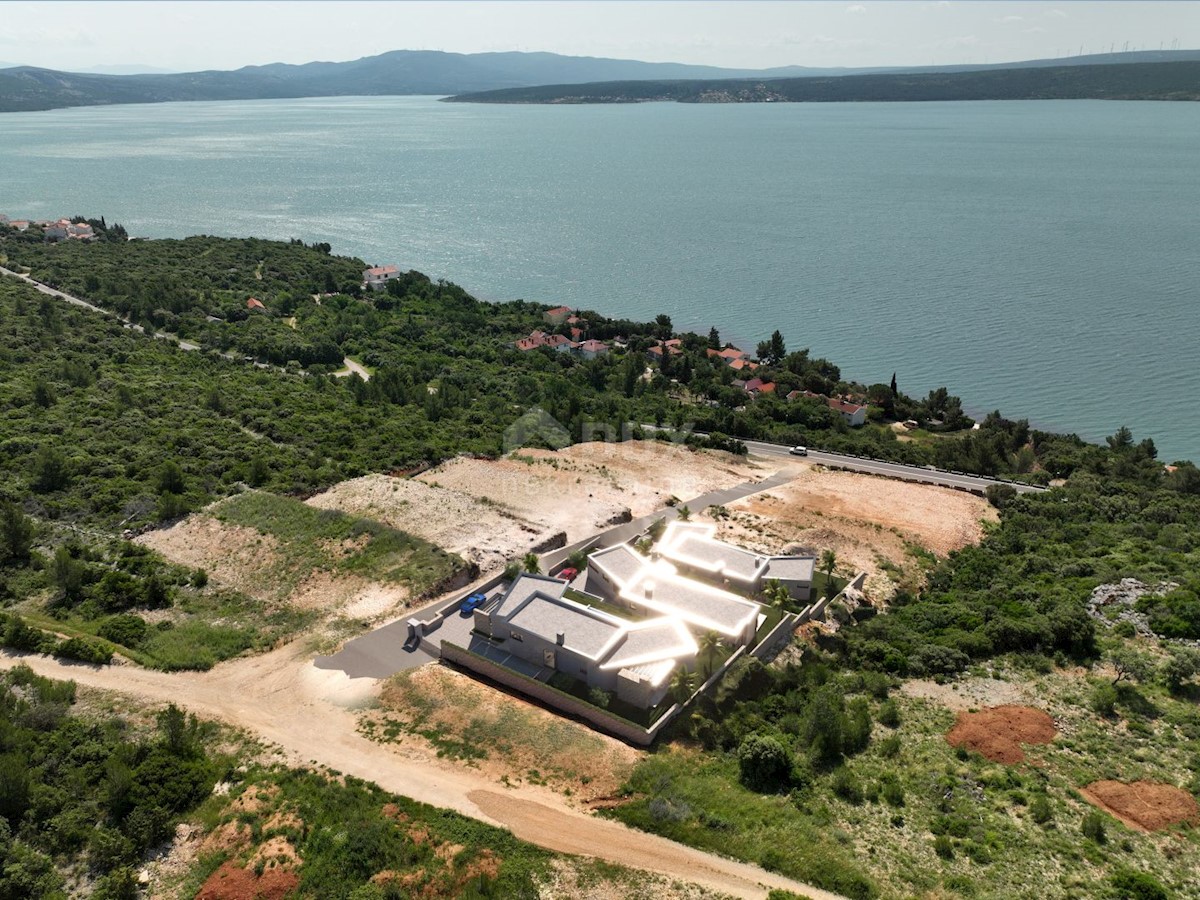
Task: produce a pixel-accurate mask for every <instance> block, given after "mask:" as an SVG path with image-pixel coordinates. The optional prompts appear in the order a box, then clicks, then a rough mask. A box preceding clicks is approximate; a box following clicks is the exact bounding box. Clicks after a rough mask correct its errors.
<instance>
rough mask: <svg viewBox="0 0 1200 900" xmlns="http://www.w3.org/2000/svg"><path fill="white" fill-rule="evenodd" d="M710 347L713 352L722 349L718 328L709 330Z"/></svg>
mask: <svg viewBox="0 0 1200 900" xmlns="http://www.w3.org/2000/svg"><path fill="white" fill-rule="evenodd" d="M708 346H709V347H710V348H712V349H713V350H720V349H721V334H720V332H718V331H717V329H716V326H714V327H712V328H710V329H708Z"/></svg>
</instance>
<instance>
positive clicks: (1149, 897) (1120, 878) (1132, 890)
mask: <svg viewBox="0 0 1200 900" xmlns="http://www.w3.org/2000/svg"><path fill="white" fill-rule="evenodd" d="M1109 882H1110V883H1111V884H1112V886H1113V889H1114V890H1115V891H1116V892H1117V897H1118V898H1120V900H1168V898H1169V897H1170V894H1168V893H1167V889H1166V888H1164V887H1163V886H1162V885H1161V884H1159V883H1158V882H1157V881H1155V880H1154V879H1153V878H1152V877H1151V876H1149V875H1147V874H1146V873H1145V872H1135V871H1133V870H1132V869H1121V870H1120V871H1118V872H1116V873H1115V874H1114V875H1113V876H1112V877H1111V878H1109Z"/></svg>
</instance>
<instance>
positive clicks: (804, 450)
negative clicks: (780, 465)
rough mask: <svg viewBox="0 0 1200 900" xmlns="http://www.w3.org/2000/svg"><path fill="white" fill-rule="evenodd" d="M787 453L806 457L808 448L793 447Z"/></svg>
mask: <svg viewBox="0 0 1200 900" xmlns="http://www.w3.org/2000/svg"><path fill="white" fill-rule="evenodd" d="M788 453H790V454H792V456H808V448H807V447H793V448H792V449H791V450H789V451H788Z"/></svg>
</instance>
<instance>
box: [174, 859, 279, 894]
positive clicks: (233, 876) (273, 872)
mask: <svg viewBox="0 0 1200 900" xmlns="http://www.w3.org/2000/svg"><path fill="white" fill-rule="evenodd" d="M299 884H300V876H299V875H297V874H296V873H295V872H290V871H287V870H286V869H280V868H271V869H267V870H266V871H264V872H263V873H262V875H255V874H254V872H253V870H251V869H243V868H242V867H241V866H238V865H236V864H235V863H233V862H232V861H230V862H227V863H225V864H223V865H222V866H221V868H219V869H217V871H215V872H213V873H212V874H211V875H209V876H208V880H207V881H205V882H204V886H203V887H201V888H200V892H199V893H198V894H196V900H283V898H285V897H287V896H288V895H289V894H290V893H292V891H294V890H295V889H296V887H297V886H298V885H299Z"/></svg>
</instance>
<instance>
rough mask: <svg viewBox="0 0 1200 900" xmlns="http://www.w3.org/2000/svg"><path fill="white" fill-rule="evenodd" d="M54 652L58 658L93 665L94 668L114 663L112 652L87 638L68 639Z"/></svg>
mask: <svg viewBox="0 0 1200 900" xmlns="http://www.w3.org/2000/svg"><path fill="white" fill-rule="evenodd" d="M54 652H55V655H56V656H61V657H63V658H65V659H75V660H79V661H80V662H85V663H91V664H92V665H94V666H106V665H108V664H109V663H110V662H112V651H111V650H109V649H108V648H107V647H103V646H101V645H100V644H97V643H96V642H95V641H89V640H88V639H87V638H81V637H73V638H67V639H66V640H65V641H63V642H62V643H61V644H59V645H58V647H57V648H56V650H55V651H54Z"/></svg>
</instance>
